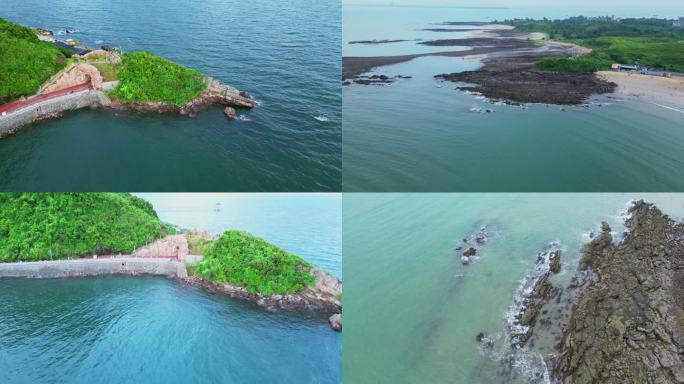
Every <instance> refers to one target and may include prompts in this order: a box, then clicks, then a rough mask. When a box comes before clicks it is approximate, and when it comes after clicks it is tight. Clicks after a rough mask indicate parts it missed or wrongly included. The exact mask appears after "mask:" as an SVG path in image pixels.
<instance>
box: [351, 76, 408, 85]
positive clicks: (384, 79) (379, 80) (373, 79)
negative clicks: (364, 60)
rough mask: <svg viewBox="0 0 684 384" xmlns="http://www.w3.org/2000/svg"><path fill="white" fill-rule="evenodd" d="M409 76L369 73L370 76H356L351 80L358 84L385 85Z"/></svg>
mask: <svg viewBox="0 0 684 384" xmlns="http://www.w3.org/2000/svg"><path fill="white" fill-rule="evenodd" d="M410 78H411V76H403V75H398V76H387V75H371V76H358V77H357V78H355V79H354V80H353V82H354V83H355V84H360V85H387V84H392V83H393V82H395V81H397V80H399V79H410Z"/></svg>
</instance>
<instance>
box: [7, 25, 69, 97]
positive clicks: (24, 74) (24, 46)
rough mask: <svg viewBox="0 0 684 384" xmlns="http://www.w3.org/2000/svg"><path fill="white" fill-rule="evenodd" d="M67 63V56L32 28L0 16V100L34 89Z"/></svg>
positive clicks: (24, 93) (29, 93) (30, 91)
mask: <svg viewBox="0 0 684 384" xmlns="http://www.w3.org/2000/svg"><path fill="white" fill-rule="evenodd" d="M65 66H66V56H65V55H64V53H63V52H62V51H60V50H59V49H57V48H56V47H55V46H54V45H52V44H50V43H46V42H43V41H40V40H38V37H36V34H35V33H34V31H33V30H32V29H31V28H27V27H23V26H21V25H17V24H14V23H11V22H9V21H7V20H4V19H2V18H0V103H5V102H9V101H11V100H14V99H17V98H19V97H21V96H28V95H32V94H34V93H36V91H37V90H38V88H39V87H40V85H41V84H43V83H44V82H45V81H47V80H48V79H49V78H50V76H52V75H54V74H55V73H57V72H58V71H59V70H60V69H62V68H64V67H65Z"/></svg>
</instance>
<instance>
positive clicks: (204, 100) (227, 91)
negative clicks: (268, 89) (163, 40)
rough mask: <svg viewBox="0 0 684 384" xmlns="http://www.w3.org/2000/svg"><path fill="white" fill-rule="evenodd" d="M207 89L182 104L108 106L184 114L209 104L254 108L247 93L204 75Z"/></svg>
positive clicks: (114, 103)
mask: <svg viewBox="0 0 684 384" xmlns="http://www.w3.org/2000/svg"><path fill="white" fill-rule="evenodd" d="M204 81H205V82H206V83H207V89H206V90H205V91H204V92H202V93H201V94H200V95H199V96H197V97H196V98H195V99H193V100H191V101H190V102H188V103H187V104H184V105H171V104H167V103H162V102H150V103H144V104H136V103H121V102H113V103H112V104H111V105H110V106H109V108H112V109H120V110H134V111H139V112H157V113H177V114H180V115H184V116H195V115H196V114H197V113H198V112H199V111H201V110H202V109H204V108H206V107H207V106H210V105H226V106H232V107H243V108H254V107H256V105H257V104H256V101H254V100H253V99H252V98H251V97H250V96H249V94H247V93H246V92H241V91H239V90H237V89H235V88H233V87H230V86H227V85H223V84H221V83H220V82H218V81H216V80H214V79H212V78H210V77H206V78H205V79H204Z"/></svg>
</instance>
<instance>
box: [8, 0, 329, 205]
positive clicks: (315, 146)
mask: <svg viewBox="0 0 684 384" xmlns="http://www.w3.org/2000/svg"><path fill="white" fill-rule="evenodd" d="M0 17H2V18H6V19H9V20H11V21H13V22H16V23H20V24H24V25H29V26H33V27H42V28H49V29H51V30H54V31H55V32H58V31H60V30H64V29H65V28H73V29H75V30H76V31H77V32H76V33H74V34H71V35H69V37H72V38H75V39H77V40H80V41H82V42H83V43H85V44H86V45H88V46H90V47H99V46H100V45H101V44H103V43H104V44H110V45H112V46H115V47H121V48H122V49H123V50H124V51H132V50H149V51H152V52H153V53H155V54H157V55H160V56H163V57H166V58H168V59H170V60H173V61H175V62H178V63H181V64H183V65H186V66H190V67H193V68H196V69H198V70H200V71H202V72H204V73H206V74H207V75H209V76H212V77H215V78H216V79H218V80H220V81H222V82H224V83H226V84H229V85H232V86H235V87H237V88H239V89H241V90H244V91H247V92H249V93H250V94H251V95H253V96H254V97H255V98H256V99H257V100H259V101H260V103H261V105H260V106H259V107H257V108H255V109H253V110H251V111H247V110H240V111H239V114H242V115H244V117H245V118H248V119H249V120H251V121H240V120H236V121H231V122H229V121H227V120H226V118H225V117H224V115H223V113H222V109H221V108H219V107H213V108H209V109H207V110H206V111H204V112H202V113H200V114H199V115H198V116H197V117H195V118H186V117H177V116H159V115H141V114H137V113H121V112H117V113H113V112H106V111H89V110H82V111H77V112H74V113H68V114H67V115H66V116H65V117H64V118H62V119H59V120H53V121H49V122H45V123H42V124H37V125H35V126H32V127H30V128H28V129H26V130H23V131H21V132H20V133H18V134H16V135H13V136H10V137H7V138H5V139H3V140H0V188H2V189H3V190H52V191H54V190H95V191H102V190H117V191H155V192H156V191H222V192H223V191H339V189H340V178H341V159H340V157H341V135H342V133H341V111H340V110H341V95H340V83H339V74H340V29H341V26H340V6H339V2H335V1H309V0H295V1H289V0H288V1H285V0H277V1H269V0H257V1H250V2H249V4H247V3H245V2H241V1H238V0H228V1H221V0H203V1H191V2H188V1H180V0H152V1H134V0H123V1H114V2H98V3H93V2H90V1H84V0H78V1H66V0H57V1H50V2H45V1H41V0H7V1H4V2H3V3H2V6H1V7H0ZM60 37H62V38H64V37H66V36H60Z"/></svg>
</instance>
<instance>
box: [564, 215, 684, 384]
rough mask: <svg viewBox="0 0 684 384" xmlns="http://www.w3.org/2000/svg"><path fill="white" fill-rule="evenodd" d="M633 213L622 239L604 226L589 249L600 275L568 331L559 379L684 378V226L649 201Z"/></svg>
mask: <svg viewBox="0 0 684 384" xmlns="http://www.w3.org/2000/svg"><path fill="white" fill-rule="evenodd" d="M629 213H630V215H631V217H630V218H629V220H628V222H627V233H626V235H625V239H624V240H623V241H622V242H621V243H620V244H617V245H616V244H613V243H612V241H611V238H610V234H609V233H608V232H607V231H606V228H604V230H603V231H602V233H601V235H599V236H598V237H596V238H595V239H594V240H593V241H591V242H590V243H589V244H587V246H586V247H585V249H584V251H583V254H582V261H581V262H580V268H581V269H590V270H591V271H592V272H593V273H595V275H596V278H595V279H593V280H592V282H591V283H590V284H589V286H588V287H587V288H586V290H585V291H584V292H583V293H582V294H581V295H580V296H579V298H578V299H577V301H576V302H575V304H574V306H573V308H572V313H571V315H570V320H569V323H568V326H567V327H566V328H565V329H564V330H563V339H562V341H561V343H560V345H559V355H558V357H557V358H555V359H553V372H554V375H555V377H556V379H557V380H558V381H559V382H571V383H573V384H584V383H597V382H602V383H625V384H637V383H649V384H656V383H658V384H670V383H672V384H674V383H684V224H682V223H677V222H675V221H673V220H672V219H670V218H669V217H667V216H666V215H664V214H663V213H662V212H661V211H660V210H659V209H658V208H656V207H655V206H653V205H651V204H647V203H644V202H643V201H639V202H637V203H635V204H634V205H633V206H632V207H631V208H630V210H629Z"/></svg>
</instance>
